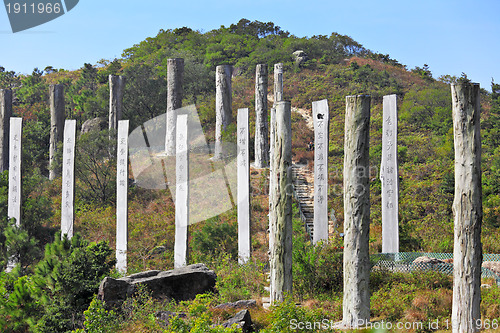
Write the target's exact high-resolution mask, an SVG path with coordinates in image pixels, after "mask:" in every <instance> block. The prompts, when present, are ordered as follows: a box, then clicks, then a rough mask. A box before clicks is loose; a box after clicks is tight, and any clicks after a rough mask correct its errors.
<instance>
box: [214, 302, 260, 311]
mask: <svg viewBox="0 0 500 333" xmlns="http://www.w3.org/2000/svg"><path fill="white" fill-rule="evenodd" d="M256 306H257V301H256V300H254V299H249V300H240V301H236V302H230V303H223V304H219V305H217V306H216V307H215V308H214V309H222V310H230V309H248V308H254V307H256Z"/></svg>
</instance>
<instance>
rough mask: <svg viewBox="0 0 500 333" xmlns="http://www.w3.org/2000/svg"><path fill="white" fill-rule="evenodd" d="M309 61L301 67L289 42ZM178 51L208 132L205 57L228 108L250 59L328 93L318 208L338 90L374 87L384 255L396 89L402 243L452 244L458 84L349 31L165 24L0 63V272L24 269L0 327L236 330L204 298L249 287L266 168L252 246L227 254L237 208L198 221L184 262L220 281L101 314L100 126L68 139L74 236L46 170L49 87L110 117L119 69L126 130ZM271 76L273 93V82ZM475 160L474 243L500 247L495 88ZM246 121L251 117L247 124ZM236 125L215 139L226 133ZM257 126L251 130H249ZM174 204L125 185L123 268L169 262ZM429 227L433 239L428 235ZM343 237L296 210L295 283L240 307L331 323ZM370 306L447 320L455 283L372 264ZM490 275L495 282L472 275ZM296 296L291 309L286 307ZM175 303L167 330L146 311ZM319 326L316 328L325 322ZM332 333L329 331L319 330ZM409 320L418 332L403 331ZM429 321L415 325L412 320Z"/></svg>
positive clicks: (105, 236)
mask: <svg viewBox="0 0 500 333" xmlns="http://www.w3.org/2000/svg"><path fill="white" fill-rule="evenodd" d="M296 50H303V51H304V52H305V53H306V54H307V55H308V57H309V60H307V61H306V62H304V63H301V64H300V65H298V64H296V62H295V59H294V56H293V55H292V53H293V52H294V51H296ZM172 57H182V58H184V59H185V74H184V77H185V82H184V91H185V96H184V101H183V104H184V105H188V104H191V103H194V104H196V107H197V110H198V112H199V117H200V120H201V123H202V127H203V130H204V132H205V135H206V137H207V139H208V140H213V137H214V125H215V97H214V91H215V84H214V76H215V72H214V70H215V66H216V65H220V64H232V65H234V66H235V76H234V77H233V109H234V110H236V109H237V108H240V107H249V108H252V107H253V103H254V97H253V96H254V95H253V94H254V77H253V75H254V74H253V73H254V69H255V65H256V64H258V63H267V64H268V66H269V69H270V72H272V66H273V64H274V63H277V62H282V63H284V66H285V81H284V84H285V87H284V94H285V98H286V99H289V100H291V101H292V106H294V107H299V108H304V109H307V110H310V107H311V102H312V101H314V100H319V99H323V98H326V99H328V101H329V108H330V118H331V121H330V149H329V162H330V164H329V168H330V169H329V185H330V192H329V196H328V200H329V207H330V208H331V209H334V211H335V216H336V218H337V220H338V222H339V223H340V227H339V228H340V229H338V230H341V228H342V223H343V198H342V181H343V178H342V169H343V135H344V112H345V104H344V103H345V96H346V95H353V94H370V95H371V96H372V109H371V110H372V112H371V128H370V131H371V139H370V140H371V142H370V146H371V147H370V148H371V149H370V161H371V167H372V170H371V177H370V178H371V184H370V186H371V189H370V190H371V198H370V199H371V231H370V251H371V253H378V252H380V251H381V211H380V205H381V194H380V191H381V184H380V180H379V179H378V168H379V163H380V157H381V149H382V144H381V137H382V97H383V96H384V95H388V94H397V96H398V105H399V123H398V159H399V174H400V197H399V198H400V201H399V208H400V225H401V229H400V236H401V237H400V244H401V251H423V252H451V251H452V249H453V216H452V211H451V206H452V201H453V192H454V176H453V159H454V152H453V130H452V118H451V96H450V95H451V94H450V88H449V84H450V83H453V82H456V81H457V80H465V79H467V77H466V76H465V75H464V76H463V77H462V78H457V77H453V76H449V75H446V76H442V77H439V78H437V79H436V78H434V77H433V75H432V72H431V70H430V68H429V66H427V65H423V66H422V67H416V68H414V69H410V70H409V69H407V68H406V66H404V65H402V64H400V63H399V62H398V61H397V60H395V59H391V58H390V56H389V55H384V54H379V53H374V52H372V51H370V50H367V49H366V48H364V47H363V46H362V45H360V44H359V43H357V42H356V41H354V40H352V39H351V38H350V37H348V36H344V35H340V34H337V33H332V34H331V35H329V36H326V35H324V36H312V37H297V36H294V35H292V34H290V33H289V32H287V31H285V30H283V29H281V28H280V27H278V26H276V25H275V24H274V23H271V22H267V23H266V22H259V21H253V22H251V21H248V20H245V19H243V20H240V21H239V22H238V23H235V24H232V25H230V26H229V27H224V26H221V27H220V28H219V29H215V30H212V31H208V32H200V31H195V30H192V29H190V28H187V27H182V28H178V29H172V30H161V31H160V32H159V33H158V35H157V36H155V37H150V38H147V39H146V40H144V41H142V42H140V43H139V44H137V45H134V46H132V47H130V48H128V49H126V50H124V52H123V55H122V57H121V58H119V59H112V60H101V61H99V62H98V63H97V64H83V65H82V68H81V69H79V70H76V71H67V70H64V69H55V68H53V67H51V66H47V67H46V68H45V69H44V70H43V71H42V70H39V69H36V68H35V69H34V70H33V72H32V73H31V74H29V75H21V74H18V73H15V72H13V71H9V70H8V69H5V68H3V67H0V88H10V89H13V91H14V114H15V115H16V116H20V117H23V126H24V127H23V170H22V171H23V197H22V202H23V210H22V211H23V216H22V221H21V226H20V227H19V228H18V227H16V226H15V224H14V223H15V222H14V221H8V220H7V218H6V216H7V205H6V203H7V179H8V177H7V176H8V175H7V172H4V173H3V174H1V175H0V213H1V214H0V230H1V234H0V264H1V265H0V267H1V268H0V271H1V270H4V268H5V265H6V263H7V262H8V260H9V258H15V259H17V262H18V263H19V265H18V266H17V267H16V268H15V269H14V270H13V271H12V272H10V273H6V272H3V271H2V272H0V331H2V332H71V331H74V332H134V331H137V332H233V331H234V330H233V329H226V330H223V329H221V328H218V327H212V326H211V325H212V324H213V323H222V322H224V321H225V320H227V319H228V318H230V317H231V316H232V315H234V313H235V311H232V310H231V311H230V310H227V311H226V310H224V311H222V310H215V309H213V306H214V305H217V304H219V303H222V302H228V301H235V300H239V299H248V298H254V299H260V298H261V297H262V296H265V295H266V291H265V290H264V286H265V285H266V284H267V282H266V271H267V269H268V258H267V250H268V243H267V242H268V238H267V237H268V236H267V224H268V220H267V214H268V208H267V207H268V192H267V191H268V187H267V186H268V184H267V177H268V173H267V171H262V170H252V172H251V182H252V189H253V193H252V213H251V218H252V246H253V257H252V260H251V262H249V263H248V264H246V265H239V264H238V263H237V260H236V259H237V226H236V208H235V207H233V208H232V209H231V210H229V211H227V212H225V213H223V214H221V215H219V216H217V217H214V218H211V219H209V220H207V221H203V222H200V223H197V224H196V225H193V226H192V227H191V230H190V231H191V238H190V258H189V262H190V263H194V262H205V263H206V264H207V265H208V266H209V267H210V268H211V269H214V270H215V271H216V273H217V275H218V280H217V291H218V292H217V293H215V294H210V295H200V296H198V298H197V299H196V300H194V301H191V302H180V303H178V304H176V303H163V302H160V301H158V300H155V299H153V298H151V296H150V295H149V294H148V292H147V290H142V291H141V292H139V293H138V294H136V295H135V297H133V298H131V299H129V300H128V301H127V302H125V303H124V305H123V306H122V308H121V309H115V310H114V311H108V310H106V309H105V308H104V306H103V304H102V303H101V302H100V301H98V300H97V299H96V298H95V297H94V295H95V293H96V291H97V286H98V284H99V282H100V281H101V279H102V278H103V277H104V276H109V275H116V273H113V265H114V258H113V252H114V251H113V250H112V249H113V248H114V245H115V244H114V243H115V219H116V215H115V206H114V205H115V204H114V196H115V191H116V184H115V180H114V174H115V167H114V163H115V160H114V154H115V153H114V145H110V140H109V137H110V136H111V137H113V136H114V133H108V132H107V131H102V132H100V133H89V134H85V135H82V136H81V137H79V139H78V141H77V159H76V163H77V165H76V171H77V182H76V185H77V188H76V212H75V214H76V221H75V231H77V235H76V236H75V237H74V238H73V239H72V240H71V241H68V240H60V235H59V234H57V233H56V230H58V229H59V224H60V214H61V212H60V204H61V193H60V191H61V180H60V179H56V180H55V181H53V182H49V181H48V180H47V179H46V177H47V175H48V169H47V168H48V165H47V161H48V149H47V146H48V140H49V131H50V113H49V106H48V86H49V84H54V83H61V84H63V85H64V87H65V98H66V100H65V102H66V114H67V117H68V118H73V119H76V120H77V124H78V128H80V126H81V124H82V123H83V122H84V121H85V120H87V119H90V118H94V117H103V118H104V119H107V108H108V98H109V88H108V75H109V74H120V75H125V76H126V77H127V79H126V82H127V83H126V88H125V95H124V116H123V117H124V118H125V119H130V121H131V124H130V127H131V129H134V128H136V127H137V126H140V125H141V124H142V123H144V122H145V121H147V120H149V119H151V118H153V117H156V116H158V115H160V114H163V113H164V112H165V109H166V101H165V94H166V63H167V62H166V61H167V59H168V58H172ZM272 83H273V80H272V75H270V77H269V87H270V89H269V92H272ZM481 107H482V110H481V131H482V132H481V137H482V170H483V207H484V219H483V236H482V242H483V249H484V252H485V253H500V243H499V242H498V239H499V237H500V208H499V207H500V148H499V146H500V85H499V84H496V83H494V82H492V93H489V92H487V91H486V90H481ZM254 124H255V118H254V114H253V113H252V112H251V114H250V126H251V128H253V125H254ZM234 131H235V126H234V124H233V125H231V126H229V130H228V131H226V133H225V140H227V141H231V142H235V140H236V136H235V133H234ZM292 133H293V138H292V148H293V158H294V161H301V162H302V163H307V162H309V161H311V160H312V158H313V153H312V152H310V151H307V150H306V147H307V143H308V142H309V141H311V140H312V138H313V133H312V131H311V130H310V129H308V128H307V126H306V125H305V122H304V119H303V118H302V116H300V115H299V114H298V113H293V114H292ZM253 135H254V133H253V131H252V130H251V136H253ZM174 219H175V210H174V203H173V200H172V196H171V195H170V192H169V191H168V190H157V191H153V190H145V189H141V188H137V187H134V186H132V187H130V191H129V253H128V259H129V263H128V271H129V273H135V272H139V271H143V270H147V269H160V270H163V269H171V268H172V267H173V247H174ZM436 235H439V237H436ZM342 251H343V243H342V238H340V237H339V236H335V237H334V238H332V239H331V241H330V242H329V243H328V244H321V245H319V246H316V247H314V246H312V245H311V244H310V242H309V241H308V239H307V236H306V235H305V231H304V230H303V227H302V226H301V222H300V220H299V216H298V212H297V211H296V210H295V211H294V252H293V260H294V267H293V275H294V293H293V295H289V296H288V298H287V300H286V301H285V302H284V303H283V304H280V305H279V306H277V307H276V308H274V309H273V310H272V311H271V312H267V311H264V310H263V309H262V308H261V307H258V308H255V309H251V315H252V319H253V320H254V323H255V326H256V328H257V329H260V330H261V332H289V331H298V330H291V329H290V325H289V323H290V320H291V319H296V320H297V321H309V322H314V321H318V320H319V321H321V320H322V319H327V320H328V321H334V322H335V321H339V320H340V319H341V317H342V308H341V305H342ZM370 283H371V291H372V296H371V301H372V318H373V319H374V320H385V321H387V320H389V321H393V322H396V321H401V322H414V321H419V322H424V323H428V322H431V321H434V320H436V319H439V320H441V321H444V320H447V319H449V318H450V315H451V314H450V312H451V311H450V304H451V290H452V283H451V280H450V278H449V277H448V276H444V275H439V274H436V273H433V272H419V273H413V274H403V273H391V272H386V271H373V272H372V276H371V281H370ZM483 283H488V284H491V283H492V282H491V281H483ZM499 296H500V289H499V288H498V287H496V286H492V287H491V288H487V289H483V290H482V308H481V311H482V315H483V318H489V319H495V318H499V317H500V303H499V301H498V300H499ZM296 302H299V303H300V304H301V305H302V306H301V307H297V306H295V303H296ZM163 310H168V311H173V312H176V313H181V312H182V313H186V316H187V317H186V318H184V319H181V318H177V317H174V318H172V319H171V324H170V326H169V327H168V328H167V327H165V326H164V324H163V323H162V322H161V321H159V320H158V319H156V318H155V313H156V312H157V311H163ZM328 331H329V330H325V332H328ZM330 331H332V332H333V330H330ZM413 331H418V329H416V330H413ZM421 331H425V330H421Z"/></svg>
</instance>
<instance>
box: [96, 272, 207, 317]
mask: <svg viewBox="0 0 500 333" xmlns="http://www.w3.org/2000/svg"><path fill="white" fill-rule="evenodd" d="M216 278H217V275H216V274H215V273H214V271H211V270H209V269H208V268H207V266H205V265H204V264H194V265H189V266H186V267H181V268H176V269H173V270H170V271H158V270H152V271H146V272H141V273H137V274H132V275H129V276H126V277H123V278H120V279H114V278H111V277H106V278H104V280H102V281H101V284H100V286H99V292H98V294H97V297H98V298H99V299H100V300H102V301H104V302H105V303H106V307H108V308H109V307H113V306H119V305H121V303H122V302H123V301H124V300H125V299H126V298H127V297H130V296H132V295H133V294H134V293H135V291H136V290H137V287H138V286H145V287H146V288H147V289H149V291H150V292H151V295H152V297H154V298H157V299H161V300H176V301H185V300H190V299H194V298H195V297H196V295H198V294H202V293H205V292H207V291H212V290H214V288H215V280H216Z"/></svg>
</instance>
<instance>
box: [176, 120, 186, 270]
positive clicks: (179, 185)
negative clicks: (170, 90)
mask: <svg viewBox="0 0 500 333" xmlns="http://www.w3.org/2000/svg"><path fill="white" fill-rule="evenodd" d="M175 141H176V153H177V155H176V158H175V175H176V187H175V188H176V189H175V244H174V266H175V267H176V268H178V267H182V266H186V264H187V260H188V232H189V142H188V115H187V114H181V115H177V137H176V140H175Z"/></svg>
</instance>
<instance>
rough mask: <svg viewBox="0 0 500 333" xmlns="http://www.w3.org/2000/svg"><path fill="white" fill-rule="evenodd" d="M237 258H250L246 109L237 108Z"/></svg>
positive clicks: (244, 261) (243, 259)
mask: <svg viewBox="0 0 500 333" xmlns="http://www.w3.org/2000/svg"><path fill="white" fill-rule="evenodd" d="M237 123H238V124H237V126H238V129H237V131H238V132H237V141H238V142H237V146H238V156H237V163H238V258H239V263H240V264H244V263H246V262H247V261H248V260H249V259H250V251H251V245H252V243H251V236H250V158H249V155H250V152H249V148H250V145H249V135H248V109H238V119H237Z"/></svg>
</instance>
